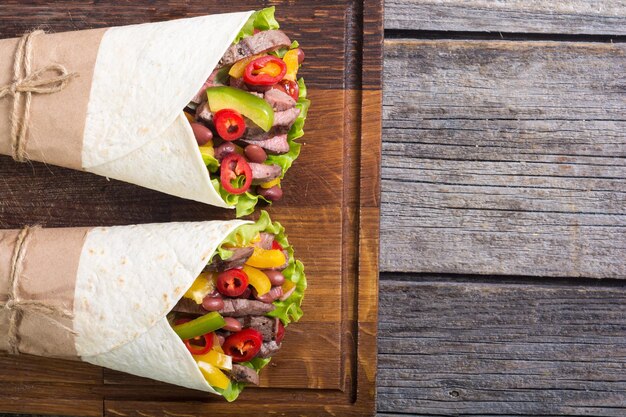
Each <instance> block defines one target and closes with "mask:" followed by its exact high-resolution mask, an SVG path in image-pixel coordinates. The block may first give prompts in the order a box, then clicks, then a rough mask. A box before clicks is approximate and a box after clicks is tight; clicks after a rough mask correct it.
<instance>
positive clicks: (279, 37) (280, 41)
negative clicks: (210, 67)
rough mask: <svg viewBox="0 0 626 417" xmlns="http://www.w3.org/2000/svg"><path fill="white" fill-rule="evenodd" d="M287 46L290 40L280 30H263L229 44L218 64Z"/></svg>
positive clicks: (227, 63)
mask: <svg viewBox="0 0 626 417" xmlns="http://www.w3.org/2000/svg"><path fill="white" fill-rule="evenodd" d="M289 46H291V40H290V39H289V36H287V35H285V33H284V32H283V31H282V30H264V31H262V32H259V33H257V34H255V35H252V36H248V37H247V38H243V39H242V40H240V41H239V43H237V44H235V45H231V46H230V47H229V48H228V49H227V50H226V52H225V53H224V55H223V56H222V59H220V62H219V64H218V66H219V67H225V66H227V65H232V64H234V63H235V62H237V61H239V60H241V59H244V58H247V57H249V56H252V55H256V54H260V53H261V52H268V51H273V50H275V49H279V48H288V47H289Z"/></svg>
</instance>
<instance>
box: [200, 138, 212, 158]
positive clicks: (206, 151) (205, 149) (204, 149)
mask: <svg viewBox="0 0 626 417" xmlns="http://www.w3.org/2000/svg"><path fill="white" fill-rule="evenodd" d="M198 149H200V154H201V155H207V156H212V157H215V149H213V140H210V141H208V142H207V143H205V144H204V145H202V146H198Z"/></svg>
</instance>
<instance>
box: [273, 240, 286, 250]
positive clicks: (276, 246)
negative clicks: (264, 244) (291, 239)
mask: <svg viewBox="0 0 626 417" xmlns="http://www.w3.org/2000/svg"><path fill="white" fill-rule="evenodd" d="M272 249H278V250H284V249H283V247H282V245H281V244H280V243H278V242H277V241H276V239H274V240H273V241H272Z"/></svg>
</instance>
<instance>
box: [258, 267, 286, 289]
mask: <svg viewBox="0 0 626 417" xmlns="http://www.w3.org/2000/svg"><path fill="white" fill-rule="evenodd" d="M263 273H264V274H265V275H267V277H268V278H269V279H270V282H271V283H272V286H274V287H277V286H280V285H283V284H284V283H285V277H284V276H283V274H281V273H280V271H274V270H272V269H266V270H264V271H263Z"/></svg>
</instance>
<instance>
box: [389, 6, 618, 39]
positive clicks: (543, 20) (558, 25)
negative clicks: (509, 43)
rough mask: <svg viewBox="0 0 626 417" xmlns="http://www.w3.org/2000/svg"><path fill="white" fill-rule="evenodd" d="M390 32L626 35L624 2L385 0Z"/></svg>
mask: <svg viewBox="0 0 626 417" xmlns="http://www.w3.org/2000/svg"><path fill="white" fill-rule="evenodd" d="M385 29H404V30H441V31H470V32H474V31H476V32H478V31H485V32H516V33H562V34H593V35H598V34H602V35H624V34H626V2H624V1H622V0H608V1H596V0H571V1H551V0H543V1H527V0H507V1H496V0H444V1H441V0H386V1H385Z"/></svg>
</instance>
